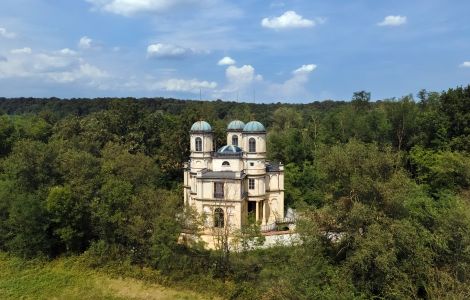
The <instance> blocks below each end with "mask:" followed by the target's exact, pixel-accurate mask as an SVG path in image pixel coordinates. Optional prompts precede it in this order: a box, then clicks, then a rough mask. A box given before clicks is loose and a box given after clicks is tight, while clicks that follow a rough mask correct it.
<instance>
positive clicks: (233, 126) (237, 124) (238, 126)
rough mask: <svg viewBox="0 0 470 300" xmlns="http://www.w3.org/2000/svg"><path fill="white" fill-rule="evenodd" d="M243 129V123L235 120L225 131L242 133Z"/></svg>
mask: <svg viewBox="0 0 470 300" xmlns="http://www.w3.org/2000/svg"><path fill="white" fill-rule="evenodd" d="M244 127H245V123H243V122H242V121H239V120H235V121H232V122H230V123H229V124H228V126H227V130H233V131H242V130H243V128H244Z"/></svg>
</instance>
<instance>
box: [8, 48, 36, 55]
mask: <svg viewBox="0 0 470 300" xmlns="http://www.w3.org/2000/svg"><path fill="white" fill-rule="evenodd" d="M32 52H33V50H31V48H29V47H24V48H20V49H13V50H11V51H10V53H11V54H31V53H32Z"/></svg>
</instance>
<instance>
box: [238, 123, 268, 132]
mask: <svg viewBox="0 0 470 300" xmlns="http://www.w3.org/2000/svg"><path fill="white" fill-rule="evenodd" d="M243 131H244V132H266V129H265V128H264V126H263V124H261V123H260V122H258V121H251V122H248V123H247V124H246V125H245V127H243Z"/></svg>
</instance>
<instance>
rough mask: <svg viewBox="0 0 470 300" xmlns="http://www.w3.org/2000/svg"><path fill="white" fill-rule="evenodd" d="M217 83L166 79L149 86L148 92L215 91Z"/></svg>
mask: <svg viewBox="0 0 470 300" xmlns="http://www.w3.org/2000/svg"><path fill="white" fill-rule="evenodd" d="M216 87H217V83H216V82H214V81H205V80H204V81H199V80H197V79H190V80H186V79H175V78H173V79H168V80H164V81H160V82H157V83H155V84H153V85H151V86H150V88H149V89H150V90H163V91H169V92H191V93H199V90H200V89H215V88H216Z"/></svg>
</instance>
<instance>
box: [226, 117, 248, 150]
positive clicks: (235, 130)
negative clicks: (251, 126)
mask: <svg viewBox="0 0 470 300" xmlns="http://www.w3.org/2000/svg"><path fill="white" fill-rule="evenodd" d="M244 127H245V123H243V122H242V121H239V120H235V121H232V122H230V123H229V124H228V126H227V145H233V146H237V147H240V148H243V145H242V144H243V140H242V132H243V128H244Z"/></svg>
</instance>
